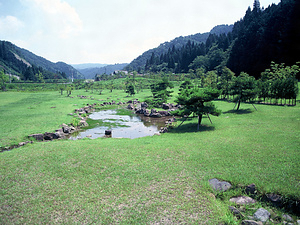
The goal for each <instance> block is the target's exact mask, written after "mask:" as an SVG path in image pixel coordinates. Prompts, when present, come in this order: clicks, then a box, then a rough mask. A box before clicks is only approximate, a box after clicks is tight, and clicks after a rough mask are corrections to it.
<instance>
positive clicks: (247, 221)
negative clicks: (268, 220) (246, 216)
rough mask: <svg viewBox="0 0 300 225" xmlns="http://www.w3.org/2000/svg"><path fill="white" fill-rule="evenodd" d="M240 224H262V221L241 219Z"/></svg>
mask: <svg viewBox="0 0 300 225" xmlns="http://www.w3.org/2000/svg"><path fill="white" fill-rule="evenodd" d="M242 225H263V223H262V222H260V221H259V222H257V221H254V220H243V221H242Z"/></svg>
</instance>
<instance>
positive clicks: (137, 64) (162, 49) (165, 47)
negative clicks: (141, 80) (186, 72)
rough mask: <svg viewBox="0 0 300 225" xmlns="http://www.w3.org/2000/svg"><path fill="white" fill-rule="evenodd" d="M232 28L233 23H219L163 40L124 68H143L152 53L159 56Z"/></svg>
mask: <svg viewBox="0 0 300 225" xmlns="http://www.w3.org/2000/svg"><path fill="white" fill-rule="evenodd" d="M232 28H233V25H219V26H216V27H214V28H213V29H212V30H211V31H210V32H207V33H202V34H201V33H198V34H194V35H189V36H185V37H182V36H181V37H177V38H175V39H174V40H172V41H170V42H165V43H163V44H161V45H159V46H158V47H157V48H154V49H150V50H148V51H146V52H144V53H143V54H142V55H141V56H139V57H137V58H136V59H134V60H133V61H132V62H131V63H130V64H129V65H128V66H127V67H126V68H125V69H127V70H129V71H131V70H143V69H144V67H145V65H146V62H147V60H150V58H151V57H152V55H154V56H155V57H160V56H161V55H162V54H166V53H167V52H168V51H169V50H170V49H172V48H173V47H174V48H176V49H179V48H182V47H183V46H185V45H186V44H187V43H188V42H191V43H197V44H200V43H205V42H206V40H207V38H208V37H209V35H210V34H227V33H228V32H231V31H232ZM139 72H141V71H139Z"/></svg>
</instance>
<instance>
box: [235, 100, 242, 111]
mask: <svg viewBox="0 0 300 225" xmlns="http://www.w3.org/2000/svg"><path fill="white" fill-rule="evenodd" d="M240 105H241V100H239V101H238V106H237V109H236V110H239V109H240Z"/></svg>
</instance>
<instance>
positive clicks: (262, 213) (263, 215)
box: [253, 208, 271, 223]
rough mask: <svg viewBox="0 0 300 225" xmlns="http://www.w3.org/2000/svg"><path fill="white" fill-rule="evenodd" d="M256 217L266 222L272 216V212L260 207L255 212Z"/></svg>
mask: <svg viewBox="0 0 300 225" xmlns="http://www.w3.org/2000/svg"><path fill="white" fill-rule="evenodd" d="M253 216H254V218H255V219H257V220H260V221H261V222H263V223H264V222H266V221H267V220H268V219H269V218H270V216H271V213H269V212H268V210H266V209H264V208H259V209H258V210H257V211H256V212H255V213H254V215H253Z"/></svg>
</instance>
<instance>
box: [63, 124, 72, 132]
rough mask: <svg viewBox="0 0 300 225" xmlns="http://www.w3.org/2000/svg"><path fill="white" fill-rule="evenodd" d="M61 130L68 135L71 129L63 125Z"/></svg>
mask: <svg viewBox="0 0 300 225" xmlns="http://www.w3.org/2000/svg"><path fill="white" fill-rule="evenodd" d="M62 130H63V132H64V133H65V134H70V133H71V128H70V127H69V126H67V125H65V126H64V125H63V127H62Z"/></svg>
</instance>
